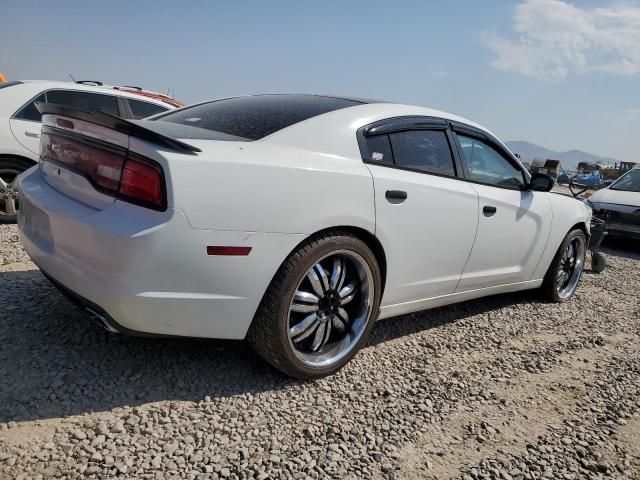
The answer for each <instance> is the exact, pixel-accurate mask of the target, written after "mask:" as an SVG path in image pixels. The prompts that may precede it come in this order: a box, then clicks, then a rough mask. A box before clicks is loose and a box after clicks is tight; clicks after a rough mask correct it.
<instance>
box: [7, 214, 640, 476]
mask: <svg viewBox="0 0 640 480" xmlns="http://www.w3.org/2000/svg"><path fill="white" fill-rule="evenodd" d="M607 252H608V253H609V254H610V255H609V257H608V260H609V267H608V269H607V270H606V271H605V272H604V273H603V274H601V275H594V274H591V273H586V275H585V277H584V280H583V283H582V285H581V286H580V288H579V290H578V293H577V295H576V297H575V298H574V299H573V300H572V301H571V302H569V303H568V304H563V305H551V304H547V303H543V302H541V301H540V300H539V299H538V297H537V296H536V294H535V293H532V292H529V293H527V292H525V293H519V294H512V295H504V296H497V297H491V298H487V299H483V300H480V301H473V302H467V303H463V304H459V305H455V306H451V307H445V308H440V309H437V310H432V311H428V312H422V313H419V314H414V315H408V316H404V317H398V318H393V319H389V320H385V321H382V322H380V323H378V325H377V326H376V328H375V330H374V334H373V337H372V338H371V341H370V342H369V344H368V346H367V347H366V348H365V349H364V350H363V351H362V352H360V354H359V355H358V356H357V357H356V358H355V359H354V361H353V362H351V363H350V364H349V365H348V366H347V367H346V368H345V369H344V370H343V371H342V372H340V373H339V374H337V375H335V376H333V377H331V378H327V379H324V380H321V381H317V382H310V383H303V382H298V381H293V380H290V379H288V378H285V377H283V376H282V375H280V374H278V373H277V372H275V371H274V370H272V369H271V368H269V367H267V366H266V365H265V364H264V363H263V362H261V361H260V360H259V359H257V358H256V357H255V356H254V355H253V354H252V353H251V351H250V350H249V349H248V347H247V346H245V345H244V344H243V343H242V342H219V341H202V340H200V341H198V340H166V339H162V340H159V339H142V338H130V337H124V336H119V335H111V334H108V333H107V332H105V331H103V330H101V329H99V328H98V327H97V326H95V325H94V324H93V323H91V322H90V321H89V320H88V319H87V317H86V315H85V314H84V313H82V312H79V311H77V310H76V309H75V307H73V306H72V305H70V304H69V303H68V302H67V300H65V299H64V298H63V297H62V296H61V295H60V294H59V293H57V291H55V290H54V289H53V288H52V287H51V286H50V285H49V284H48V283H47V281H46V280H45V279H44V277H43V276H42V275H41V274H40V273H39V272H38V271H37V270H36V269H35V267H34V265H33V264H32V263H30V262H29V261H28V260H27V259H26V257H25V256H24V253H23V251H22V250H21V247H20V243H19V241H18V239H17V230H16V229H15V227H13V226H0V264H2V265H1V266H0V287H1V288H0V478H2V479H4V478H32V479H36V478H37V479H40V478H151V479H162V478H167V479H168V478H197V479H206V478H211V479H213V478H259V479H266V478H296V479H297V478H340V479H344V478H351V479H360V478H398V479H417V478H433V479H435V478H438V479H443V478H463V479H465V480H469V479H478V478H481V479H485V478H502V479H506V480H508V479H523V478H526V479H537V478H554V479H555V478H560V479H561V478H566V479H571V478H640V413H639V410H640V409H639V406H640V348H639V347H640V327H639V318H640V300H639V296H640V294H639V292H640V245H639V244H638V243H627V242H615V243H613V242H612V243H609V244H608V249H607Z"/></svg>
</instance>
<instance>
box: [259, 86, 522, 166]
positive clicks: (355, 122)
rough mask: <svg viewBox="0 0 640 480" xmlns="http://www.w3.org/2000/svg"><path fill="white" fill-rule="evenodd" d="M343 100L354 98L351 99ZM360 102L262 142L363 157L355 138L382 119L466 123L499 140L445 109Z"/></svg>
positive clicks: (374, 101) (292, 127) (319, 116)
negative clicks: (329, 149) (358, 133)
mask: <svg viewBox="0 0 640 480" xmlns="http://www.w3.org/2000/svg"><path fill="white" fill-rule="evenodd" d="M340 98H346V99H350V97H340ZM358 101H359V103H357V104H355V105H353V106H350V107H346V108H341V109H339V110H335V111H331V112H327V113H324V114H322V115H318V116H315V117H312V118H309V119H307V120H303V121H301V122H299V123H295V124H293V125H291V126H289V127H287V128H284V129H282V130H279V131H277V132H275V133H273V134H271V135H269V136H267V137H265V138H263V139H262V140H260V141H261V142H265V143H280V144H287V145H291V146H295V147H298V148H303V149H313V150H316V151H320V152H322V151H326V149H325V148H324V146H323V145H331V150H332V153H334V154H337V155H340V156H345V157H351V156H354V155H356V154H357V155H359V153H357V152H356V151H354V149H357V145H356V144H355V142H353V135H354V134H355V133H356V132H357V130H358V129H359V128H361V127H364V126H366V125H369V124H372V123H375V122H378V121H381V120H386V119H391V118H396V117H409V116H423V117H437V118H442V119H445V120H449V121H452V122H458V123H463V124H466V125H469V126H471V127H475V128H477V129H480V130H482V131H484V132H486V133H488V134H489V135H491V136H492V137H494V138H496V136H495V135H494V134H493V133H492V132H491V131H490V130H489V129H487V128H485V127H484V126H482V125H480V124H479V123H476V122H474V121H472V120H469V119H467V118H464V117H461V116H459V115H454V114H452V113H448V112H444V111H441V110H436V109H432V108H427V107H421V106H417V105H408V104H403V103H391V102H383V101H376V100H358ZM498 141H499V140H498ZM499 142H500V141H499ZM500 143H501V144H502V146H503V147H504V148H505V149H507V151H510V150H509V149H508V148H507V147H506V146H505V145H504V143H502V142H500Z"/></svg>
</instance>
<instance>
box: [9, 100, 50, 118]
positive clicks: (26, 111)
mask: <svg viewBox="0 0 640 480" xmlns="http://www.w3.org/2000/svg"><path fill="white" fill-rule="evenodd" d="M36 102H38V103H43V102H44V93H43V94H42V95H40V96H38V98H36V99H35V100H33V101H32V102H29V103H28V104H27V105H25V106H24V107H22V109H21V110H20V111H19V112H18V113H16V114H15V115H14V117H15V118H19V119H20V120H31V121H32V122H40V121H42V115H41V114H40V112H39V111H38V109H37V108H36Z"/></svg>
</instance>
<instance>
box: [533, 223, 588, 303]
mask: <svg viewBox="0 0 640 480" xmlns="http://www.w3.org/2000/svg"><path fill="white" fill-rule="evenodd" d="M586 252H587V237H586V236H585V234H584V232H583V231H582V230H580V229H578V228H576V229H575V230H571V231H570V232H569V233H568V234H567V236H566V237H565V239H564V240H563V241H562V244H561V245H560V248H559V249H558V252H557V253H556V256H555V257H554V258H553V261H552V262H551V265H550V266H549V270H548V271H547V274H546V275H545V277H544V282H543V284H542V288H541V290H542V293H543V294H544V296H545V297H546V298H547V299H548V300H550V301H552V302H566V301H568V300H569V299H571V297H572V296H573V294H574V293H575V291H576V289H577V288H578V285H579V284H580V279H581V278H582V272H583V270H584V260H585V255H586Z"/></svg>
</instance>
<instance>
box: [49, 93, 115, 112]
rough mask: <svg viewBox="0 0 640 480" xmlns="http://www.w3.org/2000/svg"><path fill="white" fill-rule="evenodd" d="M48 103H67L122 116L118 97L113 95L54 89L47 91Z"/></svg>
mask: <svg viewBox="0 0 640 480" xmlns="http://www.w3.org/2000/svg"><path fill="white" fill-rule="evenodd" d="M47 103H55V104H57V105H65V106H68V107H72V108H77V109H79V110H84V111H87V112H104V113H110V114H111V115H116V116H120V111H119V109H118V99H117V97H115V96H113V95H101V94H99V93H89V92H78V91H70V90H52V91H50V92H47Z"/></svg>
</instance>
